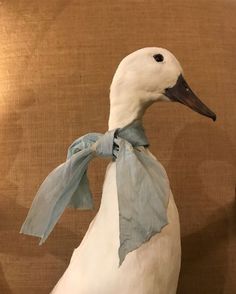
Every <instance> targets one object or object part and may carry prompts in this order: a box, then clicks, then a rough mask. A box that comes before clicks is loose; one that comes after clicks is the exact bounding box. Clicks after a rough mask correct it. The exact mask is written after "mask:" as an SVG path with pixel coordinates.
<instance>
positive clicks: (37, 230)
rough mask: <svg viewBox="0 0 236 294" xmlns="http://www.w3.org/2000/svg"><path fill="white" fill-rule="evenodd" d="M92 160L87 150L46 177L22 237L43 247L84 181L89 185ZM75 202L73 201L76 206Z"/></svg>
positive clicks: (33, 204) (23, 226)
mask: <svg viewBox="0 0 236 294" xmlns="http://www.w3.org/2000/svg"><path fill="white" fill-rule="evenodd" d="M92 158H93V151H92V150H91V149H90V148H87V149H84V150H82V151H80V152H78V153H76V154H74V155H73V156H72V157H71V158H70V159H68V160H67V161H66V162H65V163H63V164H61V165H60V166H58V167H57V168H55V169H54V170H53V171H52V172H51V173H50V174H49V175H48V176H47V178H46V179H45V180H44V182H43V183H42V185H41V186H40V188H39V190H38V192H37V194H36V196H35V198H34V201H33V203H32V206H31V208H30V210H29V213H28V215H27V217H26V220H25V222H24V224H23V225H22V227H21V231H20V232H21V233H24V234H27V235H32V236H37V237H40V238H41V241H40V244H42V243H43V242H44V241H45V240H46V239H47V237H48V236H49V234H50V233H51V231H52V230H53V228H54V226H55V225H56V223H57V221H58V219H59V218H60V216H61V215H62V213H63V211H64V210H65V208H66V207H67V206H68V204H69V202H70V201H71V199H72V197H73V196H75V190H76V188H77V187H78V185H79V183H80V182H81V180H82V178H83V181H86V179H85V178H84V175H85V172H86V170H87V167H88V163H89V161H90V160H91V159H92ZM84 183H85V182H84ZM76 195H77V193H76ZM74 201H75V200H72V202H73V203H74ZM76 203H77V204H78V202H76Z"/></svg>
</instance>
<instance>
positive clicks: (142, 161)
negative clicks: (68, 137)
mask: <svg viewBox="0 0 236 294" xmlns="http://www.w3.org/2000/svg"><path fill="white" fill-rule="evenodd" d="M140 146H141V148H137V147H140ZM146 146H148V141H147V138H146V136H145V133H144V129H143V127H142V125H141V123H140V122H138V121H135V122H133V123H132V124H130V125H128V126H126V127H124V128H121V129H116V130H112V131H108V132H106V133H105V134H104V135H103V134H99V133H90V134H87V135H85V136H83V137H80V138H79V139H77V140H75V141H74V142H73V143H72V144H71V145H70V147H69V149H68V152H67V159H66V161H65V162H64V163H62V164H61V165H59V166H58V167H56V168H55V169H54V170H53V171H52V172H51V173H50V174H49V175H48V176H47V178H46V179H45V180H44V182H43V183H42V185H41V186H40V188H39V190H38V192H37V194H36V196H35V198H34V200H33V203H32V206H31V208H30V210H29V213H28V215H27V218H26V220H25V222H24V224H23V225H22V228H21V233H24V234H28V235H33V236H38V237H40V238H41V241H40V244H42V243H43V242H44V241H45V240H46V239H47V237H48V236H49V234H50V233H51V231H52V230H53V228H54V226H55V225H56V223H57V221H58V219H59V218H60V216H61V215H62V213H63V211H64V210H65V208H66V207H75V208H79V209H91V208H92V207H93V201H92V194H91V191H90V189H89V183H88V178H87V168H88V164H89V162H90V161H91V160H92V159H93V158H94V157H111V158H112V159H113V160H115V161H116V162H115V164H116V179H115V180H116V184H117V196H118V204H119V229H120V234H119V236H120V247H119V250H118V253H119V258H120V264H121V263H122V261H123V260H124V258H125V256H126V255H127V254H128V253H129V252H130V251H132V250H134V249H136V248H138V247H139V246H140V245H142V244H143V243H144V242H145V241H147V240H149V239H150V238H151V237H152V236H153V235H154V234H156V233H157V232H160V231H161V229H162V228H163V227H164V226H165V225H166V224H167V223H168V221H167V213H166V210H167V205H168V199H169V181H168V178H167V175H166V172H165V170H164V168H163V167H162V165H161V164H160V163H159V162H158V161H157V160H155V159H154V158H153V157H152V156H150V155H149V154H148V153H147V152H146V151H145V148H144V147H146ZM113 180H114V179H113Z"/></svg>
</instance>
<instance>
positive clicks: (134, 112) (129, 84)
mask: <svg viewBox="0 0 236 294" xmlns="http://www.w3.org/2000/svg"><path fill="white" fill-rule="evenodd" d="M158 101H170V102H179V103H182V104H184V105H186V106H188V107H189V108H191V109H192V110H194V111H196V112H198V113H200V114H202V115H205V116H207V117H209V118H211V119H213V120H214V121H215V120H216V115H215V113H214V112H212V111H211V110H210V109H209V108H208V107H207V106H206V105H205V104H204V103H203V102H201V100H200V99H199V98H198V97H197V96H196V95H195V94H194V92H193V91H192V90H191V88H190V87H189V85H188V84H187V82H186V81H185V79H184V76H183V70H182V68H181V65H180V63H179V62H178V60H177V59H176V58H175V56H174V55H173V54H172V53H171V52H169V51H168V50H166V49H163V48H156V47H152V48H143V49H140V50H137V51H135V52H133V53H131V54H130V55H128V56H126V57H125V58H124V59H123V60H122V61H121V63H120V64H119V66H118V68H117V71H116V73H115V75H114V77H113V80H112V84H111V88H110V118H109V129H113V128H117V127H123V126H125V125H127V124H129V123H131V122H132V121H134V120H135V119H141V117H142V115H143V113H144V112H145V110H146V108H147V107H148V106H150V105H151V104H152V103H154V102H158Z"/></svg>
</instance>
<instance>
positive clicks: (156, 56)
mask: <svg viewBox="0 0 236 294" xmlns="http://www.w3.org/2000/svg"><path fill="white" fill-rule="evenodd" d="M153 58H154V59H155V60H156V62H162V61H163V60H164V56H163V55H161V54H155V55H154V56H153Z"/></svg>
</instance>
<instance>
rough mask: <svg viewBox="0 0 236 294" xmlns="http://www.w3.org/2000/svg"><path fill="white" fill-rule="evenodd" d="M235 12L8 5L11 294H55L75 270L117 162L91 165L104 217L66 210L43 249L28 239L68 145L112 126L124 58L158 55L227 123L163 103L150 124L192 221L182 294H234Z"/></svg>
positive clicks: (1, 281) (5, 170)
mask: <svg viewBox="0 0 236 294" xmlns="http://www.w3.org/2000/svg"><path fill="white" fill-rule="evenodd" d="M235 15H236V2H235V1H233V0H224V1H223V0H209V1H206V0H198V1H194V0H192V1H189V0H170V1H164V0H159V1H141V0H136V1H135V0H129V1H127V0H126V1H125V0H122V1H108V0H107V1H105V0H103V1H95V0H94V1H90V0H84V1H83V0H81V1H69V0H51V1H46V0H40V1H31V0H21V1H17V0H14V1H13V0H11V1H10V0H6V1H4V0H2V1H1V2H0V42H1V43H0V44H1V45H0V162H1V169H0V172H1V177H0V261H1V267H0V293H4V294H23V293H24V294H31V293H34V294H47V293H49V292H50V290H51V289H52V287H53V286H54V285H55V283H56V282H57V280H58V279H59V277H60V276H61V275H62V273H63V272H64V270H65V269H66V267H67V265H68V263H69V260H70V257H71V254H72V251H73V249H74V248H75V247H77V246H78V245H79V243H80V241H81V240H82V238H83V236H84V234H85V232H86V230H87V228H88V225H89V223H90V221H91V220H92V218H93V217H94V215H95V213H96V210H97V209H98V207H99V203H100V197H101V189H102V182H103V178H104V172H105V167H106V164H107V163H106V162H104V161H102V160H95V162H94V163H92V165H91V168H90V179H91V183H92V189H93V192H94V196H95V208H96V209H95V211H87V212H78V211H73V210H67V211H66V213H65V214H64V215H63V217H62V218H61V220H60V222H59V224H58V225H57V226H56V229H55V230H54V231H53V233H52V234H51V236H50V238H49V239H48V241H47V242H46V244H45V245H43V246H42V247H39V246H38V245H37V244H38V240H36V239H35V238H33V237H32V238H31V237H27V236H23V235H20V234H18V231H19V229H20V226H21V224H22V222H23V221H24V219H25V216H26V214H27V211H28V208H29V207H30V204H31V202H32V199H33V197H34V195H35V192H36V190H37V188H38V186H39V184H40V183H41V182H42V180H43V179H44V178H45V176H46V175H47V174H48V173H49V172H50V171H51V170H52V169H53V168H54V167H55V166H57V165H58V164H59V163H61V162H62V161H64V159H65V155H66V150H67V147H68V146H69V144H70V143H71V142H72V141H73V140H74V139H75V138H77V137H78V136H80V135H82V134H84V133H87V132H90V131H100V132H104V131H105V130H106V129H107V120H108V114H109V100H108V95H109V85H110V82H111V79H112V75H113V73H114V71H115V68H116V66H117V64H118V63H119V61H120V60H121V59H122V58H123V57H124V56H125V55H127V54H128V53H130V52H132V51H134V50H136V49H138V48H141V47H148V46H162V47H166V48H168V49H170V50H171V51H172V52H173V53H174V54H175V55H176V56H177V57H178V59H179V60H180V62H181V64H182V66H183V68H184V69H185V76H186V78H187V80H188V81H189V83H190V85H191V86H192V88H193V89H194V90H195V91H196V92H197V93H198V94H199V97H201V98H202V100H203V101H204V102H205V103H206V104H207V105H209V106H210V107H211V108H212V109H213V110H214V111H215V112H216V113H217V115H218V120H217V121H216V123H213V122H212V121H210V120H208V119H207V118H205V117H202V116H200V115H198V114H196V113H194V112H191V111H190V110H189V109H187V108H185V107H183V106H182V105H177V104H168V103H166V104H164V103H163V104H156V105H154V106H152V108H150V109H149V110H148V112H147V114H146V116H145V127H146V130H147V134H148V137H149V139H150V142H151V150H152V152H153V153H154V154H155V155H156V156H157V157H158V158H159V160H160V161H161V162H162V163H163V164H164V166H165V168H166V169H167V172H168V175H169V177H170V181H171V186H172V190H173V193H174V196H175V199H176V202H177V205H178V208H179V213H180V218H181V228H182V248H183V256H182V270H181V276H180V282H179V290H178V293H179V294H190V293H191V294H205V293H206V294H210V293H212V294H213V293H214V294H220V293H225V294H232V293H235V289H236V217H235V215H236V210H235V154H234V152H235V142H236V138H235V135H236V132H235V125H236V115H235V110H236V109H235V108H236V107H235V105H236V104H235V93H236V82H235V81H236V57H235V52H236V41H235V38H236V17H235ZM101 270H102V265H101ZM65 294H69V293H65ZM165 294H168V293H165Z"/></svg>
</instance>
